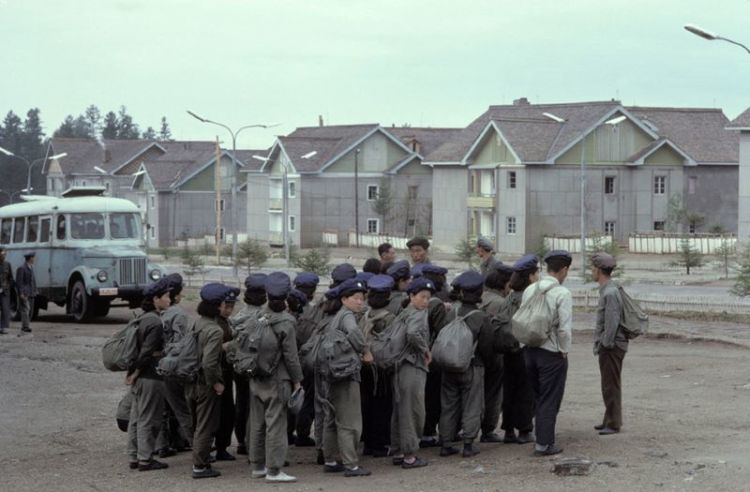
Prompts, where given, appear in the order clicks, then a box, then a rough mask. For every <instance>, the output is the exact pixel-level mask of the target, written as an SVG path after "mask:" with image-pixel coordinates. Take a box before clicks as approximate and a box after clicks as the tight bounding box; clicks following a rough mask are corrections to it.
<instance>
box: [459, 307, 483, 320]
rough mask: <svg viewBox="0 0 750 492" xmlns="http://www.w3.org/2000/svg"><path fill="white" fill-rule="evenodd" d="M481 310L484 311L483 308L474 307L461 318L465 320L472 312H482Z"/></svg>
mask: <svg viewBox="0 0 750 492" xmlns="http://www.w3.org/2000/svg"><path fill="white" fill-rule="evenodd" d="M481 312H482V310H481V309H472V310H471V311H469V312H468V313H466V314H465V315H463V316H461V319H462V320H463V321H466V318H468V317H469V316H471V315H472V314H474V313H481ZM456 315H458V312H456Z"/></svg>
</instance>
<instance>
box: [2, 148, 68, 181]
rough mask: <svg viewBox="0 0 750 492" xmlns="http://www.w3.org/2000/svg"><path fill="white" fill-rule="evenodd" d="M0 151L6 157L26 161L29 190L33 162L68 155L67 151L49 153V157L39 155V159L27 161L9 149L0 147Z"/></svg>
mask: <svg viewBox="0 0 750 492" xmlns="http://www.w3.org/2000/svg"><path fill="white" fill-rule="evenodd" d="M0 153H3V154H5V155H7V156H8V157H15V158H16V159H20V160H22V161H23V162H25V163H26V167H27V172H26V189H27V190H29V191H30V190H31V189H32V188H31V168H32V167H34V164H37V163H39V162H44V161H46V160H47V159H50V160H54V159H62V158H63V157H65V156H66V155H68V153H67V152H62V153H60V154H55V155H51V156H49V157H40V158H39V159H34V160H33V161H31V162H29V161H28V159H26V158H25V157H22V156H20V155H17V154H14V153H13V152H11V151H10V150H7V149H4V148H2V147H0ZM21 191H23V190H21Z"/></svg>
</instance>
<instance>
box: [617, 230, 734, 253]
mask: <svg viewBox="0 0 750 492" xmlns="http://www.w3.org/2000/svg"><path fill="white" fill-rule="evenodd" d="M684 240H687V241H688V244H690V247H691V248H694V249H696V250H698V251H699V252H700V253H702V254H707V255H710V254H716V253H717V252H718V251H719V250H720V249H721V248H722V246H723V245H727V246H728V247H729V248H730V253H734V252H735V251H736V249H737V237H736V236H734V235H731V234H729V235H728V234H676V233H664V234H631V235H630V237H629V238H628V251H629V252H631V253H651V254H672V253H678V252H679V251H680V250H681V249H682V242H683V241H684Z"/></svg>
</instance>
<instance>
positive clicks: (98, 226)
mask: <svg viewBox="0 0 750 492" xmlns="http://www.w3.org/2000/svg"><path fill="white" fill-rule="evenodd" d="M70 237H72V238H73V239H104V216H103V215H102V214H97V213H86V214H70Z"/></svg>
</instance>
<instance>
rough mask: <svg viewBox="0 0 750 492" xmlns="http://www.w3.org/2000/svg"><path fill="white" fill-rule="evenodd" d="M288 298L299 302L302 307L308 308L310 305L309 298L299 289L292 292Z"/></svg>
mask: <svg viewBox="0 0 750 492" xmlns="http://www.w3.org/2000/svg"><path fill="white" fill-rule="evenodd" d="M287 298H288V299H294V300H295V301H297V303H298V304H299V306H300V307H305V306H307V303H308V301H307V296H306V295H305V293H304V292H302V291H301V290H297V289H292V290H290V291H289V295H288V296H287Z"/></svg>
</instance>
